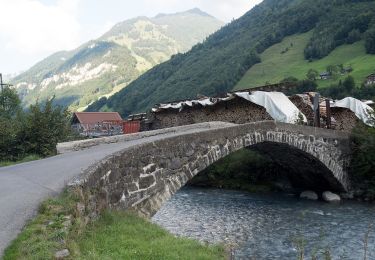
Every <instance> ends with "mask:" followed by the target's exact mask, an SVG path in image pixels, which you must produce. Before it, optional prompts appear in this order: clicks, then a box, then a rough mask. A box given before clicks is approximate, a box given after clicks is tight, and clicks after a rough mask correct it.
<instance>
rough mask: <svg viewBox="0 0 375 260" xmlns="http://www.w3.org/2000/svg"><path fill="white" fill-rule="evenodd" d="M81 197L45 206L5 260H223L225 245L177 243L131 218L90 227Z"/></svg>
mask: <svg viewBox="0 0 375 260" xmlns="http://www.w3.org/2000/svg"><path fill="white" fill-rule="evenodd" d="M78 202H79V200H78V198H76V197H75V196H74V194H72V193H68V192H64V193H63V194H62V195H61V196H60V197H59V198H57V199H49V200H47V201H46V202H44V203H43V204H42V205H41V207H40V210H39V214H38V216H37V217H36V218H35V219H34V220H32V221H31V222H30V223H29V224H28V225H27V226H26V227H25V228H24V230H23V231H22V233H21V234H20V235H19V236H18V238H17V239H16V240H15V241H13V243H12V244H11V245H10V246H9V247H8V248H7V249H6V250H5V254H4V260H8V259H9V260H10V259H12V260H13V259H38V260H39V259H54V258H55V253H56V252H58V251H61V250H64V249H68V250H69V256H68V257H66V259H225V255H226V254H225V250H224V247H222V246H207V245H202V244H201V243H199V242H198V241H195V240H191V239H186V238H176V237H175V236H173V235H172V234H170V233H168V232H167V231H165V230H164V229H162V228H161V227H159V226H157V225H155V224H152V223H150V222H149V221H148V220H145V219H142V218H140V217H138V216H136V215H135V214H132V213H124V212H105V213H103V214H102V215H101V217H100V218H99V219H98V220H97V221H95V222H92V223H89V224H86V223H88V222H87V219H85V217H83V216H81V213H80V211H79V207H77V203H78Z"/></svg>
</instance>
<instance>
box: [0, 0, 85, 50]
mask: <svg viewBox="0 0 375 260" xmlns="http://www.w3.org/2000/svg"><path fill="white" fill-rule="evenodd" d="M78 1H79V0H59V1H57V2H56V4H55V5H45V4H42V3H41V2H39V1H36V0H0V2H1V4H0V6H1V15H0V36H1V37H2V38H3V39H5V40H6V43H5V46H0V47H2V48H5V49H7V50H17V52H19V53H22V54H24V55H31V54H32V55H35V54H36V53H40V54H44V53H50V52H53V51H57V50H61V49H70V48H73V47H76V46H77V44H78V43H79V40H80V29H81V28H80V25H79V23H78V22H77V20H76V18H75V14H76V10H77V5H78Z"/></svg>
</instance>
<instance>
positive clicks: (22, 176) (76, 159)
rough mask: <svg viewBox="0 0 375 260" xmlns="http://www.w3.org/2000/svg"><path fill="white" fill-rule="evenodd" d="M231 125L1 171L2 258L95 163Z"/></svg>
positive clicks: (103, 145) (143, 138) (165, 133)
mask: <svg viewBox="0 0 375 260" xmlns="http://www.w3.org/2000/svg"><path fill="white" fill-rule="evenodd" d="M231 125H233V124H229V123H222V122H211V123H203V124H197V125H190V126H185V127H177V128H171V129H164V130H158V131H151V132H148V133H147V134H138V135H134V136H130V137H129V138H126V139H121V140H117V143H110V142H111V141H110V140H111V139H108V138H107V139H105V140H106V141H103V142H101V140H99V139H98V140H97V141H95V142H94V144H92V143H91V144H90V145H88V146H92V145H95V146H92V147H90V148H88V149H85V150H81V151H73V152H67V151H69V148H67V147H66V145H65V150H64V151H65V152H66V153H64V154H60V155H58V156H54V157H51V158H47V159H43V160H39V161H33V162H28V163H23V164H18V165H14V166H9V167H2V168H0V256H1V255H2V253H3V251H4V249H5V247H6V246H7V245H8V244H9V243H10V242H11V241H12V240H13V239H14V238H16V236H17V234H18V233H19V232H20V231H21V229H22V228H23V226H24V225H25V224H26V222H27V220H29V219H31V218H32V217H33V216H35V214H36V212H37V209H38V206H39V204H40V203H41V202H42V201H44V200H45V199H46V198H48V197H50V196H56V195H57V194H59V193H60V192H61V191H62V190H63V189H64V187H65V185H66V184H67V183H68V182H69V181H70V180H72V179H73V178H74V177H77V176H79V175H80V174H81V172H82V171H83V170H85V169H87V168H88V167H89V166H90V165H92V164H94V163H95V162H97V161H99V160H101V159H103V158H105V157H106V156H108V155H111V154H113V153H115V152H118V151H121V150H124V149H127V148H130V147H133V146H135V145H139V144H144V143H149V142H153V141H156V140H160V139H164V138H168V137H174V136H180V135H185V134H191V133H197V132H203V131H207V130H212V129H219V128H223V127H226V126H231ZM112 139H116V137H113V138H112ZM108 142H109V143H108Z"/></svg>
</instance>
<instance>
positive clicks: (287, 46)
mask: <svg viewBox="0 0 375 260" xmlns="http://www.w3.org/2000/svg"><path fill="white" fill-rule="evenodd" d="M311 35H312V32H308V33H303V34H295V35H292V36H288V37H285V39H284V40H283V41H282V42H281V43H278V44H275V45H273V46H272V47H270V48H268V49H267V50H266V51H264V52H263V53H262V54H261V55H260V57H261V60H262V62H261V63H258V64H256V65H254V66H253V67H251V68H250V69H249V70H248V71H247V72H246V73H245V75H244V76H243V78H242V79H241V80H240V81H239V82H238V83H237V85H236V86H235V88H234V89H235V90H240V89H245V88H249V87H252V86H261V85H265V84H274V83H278V82H280V81H281V80H283V79H285V78H289V77H295V78H297V79H299V80H303V79H305V78H306V77H307V74H308V72H309V71H310V70H314V71H315V72H316V74H317V75H316V80H315V82H316V83H317V84H318V86H319V87H320V88H326V87H329V86H330V85H332V84H337V83H339V81H340V80H344V79H345V78H346V77H347V76H349V75H350V76H352V77H353V78H354V80H355V83H356V85H357V86H360V85H361V84H362V83H363V81H364V80H365V79H366V76H368V75H370V74H371V73H373V72H375V55H373V54H367V53H366V49H365V44H364V41H362V40H361V41H357V42H355V43H352V44H344V45H342V46H339V47H337V48H335V49H334V50H333V51H332V52H331V53H330V54H328V55H327V56H325V57H324V58H321V59H316V60H313V61H309V60H306V59H305V58H304V48H305V46H306V45H307V43H308V41H309V39H310V37H311ZM340 64H341V65H342V66H343V67H344V68H350V69H351V70H352V71H351V72H350V73H343V74H342V75H341V73H338V74H337V75H336V76H335V77H331V78H330V79H325V80H322V79H320V77H319V74H320V73H323V72H326V71H327V67H329V66H332V65H340Z"/></svg>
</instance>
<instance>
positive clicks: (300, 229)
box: [152, 187, 375, 260]
mask: <svg viewBox="0 0 375 260" xmlns="http://www.w3.org/2000/svg"><path fill="white" fill-rule="evenodd" d="M152 220H153V222H154V223H157V224H159V225H161V226H163V227H164V228H166V229H167V230H168V231H170V232H171V233H173V234H175V235H178V236H184V237H189V238H194V239H198V240H200V241H205V242H209V243H225V244H227V245H231V246H233V247H234V248H235V249H234V250H233V254H234V256H235V259H252V258H253V259H297V258H296V257H297V253H298V252H299V251H298V249H297V247H299V246H301V245H303V244H305V245H304V246H303V247H304V248H305V249H304V250H305V255H306V256H309V257H308V258H306V259H311V255H312V254H314V252H318V253H319V255H320V256H322V254H321V253H322V252H323V251H325V250H326V249H327V248H329V250H330V252H331V254H332V256H333V259H350V260H352V259H353V260H354V259H363V256H364V238H365V235H366V233H369V238H368V239H367V243H368V258H367V259H369V260H370V259H375V227H374V228H373V229H371V228H370V229H369V225H370V223H371V222H373V221H375V205H371V204H365V203H360V202H354V201H345V202H342V203H341V204H328V203H324V202H321V201H307V200H301V199H299V198H296V197H295V196H291V195H288V194H267V195H264V194H251V193H246V192H239V191H228V190H217V189H201V188H191V187H188V188H183V189H181V190H180V191H179V192H177V193H176V194H175V195H174V196H173V197H172V198H171V199H170V200H169V201H168V202H167V203H166V204H165V205H164V206H163V207H162V208H161V209H160V211H159V212H158V213H157V214H156V215H155V216H154V217H153V219H152ZM369 230H370V231H371V232H368V231H369ZM319 259H321V258H319Z"/></svg>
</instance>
